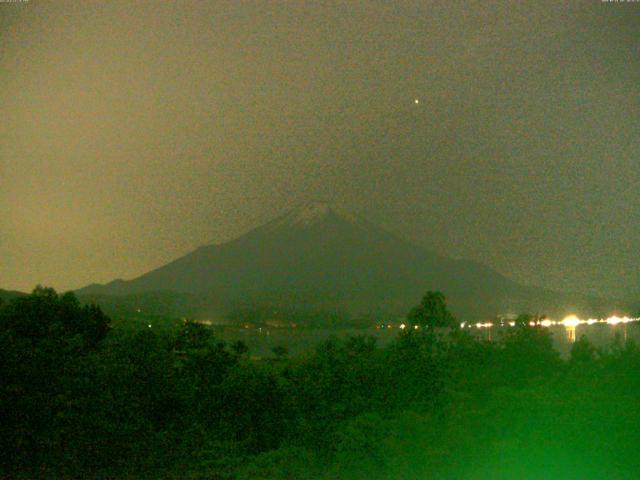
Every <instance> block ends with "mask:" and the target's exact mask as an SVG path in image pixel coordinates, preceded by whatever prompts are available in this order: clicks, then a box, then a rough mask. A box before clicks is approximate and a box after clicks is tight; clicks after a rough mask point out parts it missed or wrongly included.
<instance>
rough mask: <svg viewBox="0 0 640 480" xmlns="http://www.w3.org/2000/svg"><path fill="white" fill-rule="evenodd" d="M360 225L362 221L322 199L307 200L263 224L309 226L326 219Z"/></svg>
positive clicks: (278, 226)
mask: <svg viewBox="0 0 640 480" xmlns="http://www.w3.org/2000/svg"><path fill="white" fill-rule="evenodd" d="M331 220H333V221H340V222H344V223H350V224H354V225H360V226H362V225H363V224H364V221H363V220H361V219H359V218H358V217H356V216H355V215H352V214H350V213H346V212H343V211H342V210H340V209H338V208H336V207H334V206H332V205H330V204H329V203H327V202H322V201H308V202H305V203H302V204H300V205H298V206H297V207H295V208H293V209H291V210H289V211H288V212H286V213H285V214H284V215H282V216H280V217H278V218H276V219H274V220H272V221H271V222H269V223H267V224H266V225H264V226H263V227H262V228H264V229H265V230H271V231H272V230H276V229H283V228H285V229H299V228H309V227H312V226H314V225H319V224H321V223H324V222H328V221H331Z"/></svg>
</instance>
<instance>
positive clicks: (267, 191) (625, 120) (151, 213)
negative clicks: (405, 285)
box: [0, 0, 640, 297]
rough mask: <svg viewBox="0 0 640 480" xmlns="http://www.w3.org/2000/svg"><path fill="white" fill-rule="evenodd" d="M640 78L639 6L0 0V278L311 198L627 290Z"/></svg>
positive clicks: (420, 237)
mask: <svg viewBox="0 0 640 480" xmlns="http://www.w3.org/2000/svg"><path fill="white" fill-rule="evenodd" d="M639 80H640V3H606V2H601V1H600V0H589V1H567V0H553V1H546V0H545V1H526V2H521V1H518V2H515V1H507V0H505V1H495V0H482V1H477V0H467V1H455V2H453V1H428V0H415V1H393V2H387V1H384V2H383V1H368V2H361V1H355V0H349V1H344V2H335V1H322V2H315V1H314V2H311V1H309V2H303V1H290V2H275V1H260V2H248V1H240V0H234V1H229V2H215V1H210V2H205V1H194V2H187V1H177V2H174V1H152V2H138V1H114V2H106V1H100V2H91V1H77V0H74V1H59V0H57V1H55V2H53V1H52V2H45V1H39V0H30V1H28V2H22V3H0V85H1V88H0V105H1V111H2V121H1V122H0V207H1V209H0V287H2V288H14V289H22V290H29V289H31V288H32V287H33V286H34V285H35V284H36V283H44V284H47V285H52V286H54V287H56V288H58V289H63V290H64V289H69V288H77V287H81V286H84V285H86V284H88V283H91V282H96V281H97V282H105V281H109V280H112V279H114V278H117V277H123V278H131V277H134V276H136V275H139V274H141V273H143V272H145V271H147V270H149V269H152V268H154V267H157V266H160V265H161V264H163V263H165V262H167V261H170V260H172V259H174V258H175V257H177V256H179V255H182V254H184V253H187V252H188V251H190V250H192V249H194V248H196V247H198V246H200V245H203V244H208V243H211V242H221V241H225V240H228V239H231V238H233V237H235V236H237V235H239V234H241V233H243V232H244V231H245V230H247V229H249V228H251V227H253V226H256V225H258V224H260V223H262V222H264V221H267V220H269V219H270V218H272V217H273V216H276V215H278V214H280V213H281V212H282V211H283V210H285V209H288V208H290V207H292V206H295V205H296V204H298V203H300V202H304V201H306V200H308V199H311V198H313V199H318V198H319V199H324V200H326V201H329V202H331V203H333V204H335V205H336V206H338V207H341V208H343V209H347V210H351V211H354V212H356V213H359V214H361V215H363V216H364V217H366V218H368V219H369V220H371V221H373V222H375V223H378V224H381V225H382V226H384V227H386V228H388V229H390V230H393V231H395V232H397V233H399V234H400V235H402V236H405V237H408V238H409V239H412V240H413V241H415V242H417V243H419V244H422V245H424V246H426V247H428V248H431V249H433V250H436V251H438V252H440V253H444V254H447V255H450V256H455V257H465V258H471V259H475V260H478V261H481V262H484V263H486V264H488V265H490V266H492V267H494V268H496V269H497V270H499V271H500V272H502V273H504V274H506V275H508V276H510V277H511V278H513V279H516V280H519V281H521V282H525V283H530V284H538V285H545V286H549V287H554V288H562V289H571V290H582V291H589V292H597V293H606V294H616V295H630V296H633V295H635V296H636V297H640V258H639V257H638V243H639V241H640V208H639V207H640V188H639V186H640V81H639ZM415 99H418V100H419V103H417V104H416V103H415Z"/></svg>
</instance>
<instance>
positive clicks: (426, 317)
mask: <svg viewBox="0 0 640 480" xmlns="http://www.w3.org/2000/svg"><path fill="white" fill-rule="evenodd" d="M407 320H408V322H409V325H410V326H415V325H417V326H419V327H423V328H425V327H427V328H433V327H452V328H454V327H456V326H457V322H456V319H455V317H454V316H453V315H452V314H451V312H449V310H448V309H447V301H446V298H445V296H444V294H443V293H442V292H437V291H435V292H434V291H428V292H427V293H425V295H424V297H422V301H421V302H420V304H419V305H417V306H415V307H414V308H413V309H411V311H410V312H409V314H408V315H407Z"/></svg>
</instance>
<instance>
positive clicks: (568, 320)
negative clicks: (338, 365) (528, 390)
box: [388, 315, 640, 330]
mask: <svg viewBox="0 0 640 480" xmlns="http://www.w3.org/2000/svg"><path fill="white" fill-rule="evenodd" d="M637 321H640V318H630V317H618V316H615V315H614V316H611V317H609V318H589V319H588V320H582V319H580V318H578V317H577V316H575V315H569V316H568V317H565V318H563V319H562V320H559V321H558V320H550V319H548V318H544V319H541V320H531V321H529V326H531V327H553V326H556V325H561V326H563V327H577V326H578V325H593V324H595V323H606V324H608V325H618V324H620V323H629V322H637ZM494 326H498V327H507V326H508V327H515V326H516V322H514V321H510V322H500V323H497V324H495V323H493V322H477V323H467V322H462V323H461V324H460V328H491V327H494ZM388 328H391V325H389V326H388ZM405 328H408V325H406V324H404V323H401V324H400V329H401V330H404V329H405ZM413 328H414V329H415V330H418V329H419V328H420V326H419V325H414V326H413Z"/></svg>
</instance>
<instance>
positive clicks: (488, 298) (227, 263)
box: [78, 203, 590, 319]
mask: <svg viewBox="0 0 640 480" xmlns="http://www.w3.org/2000/svg"><path fill="white" fill-rule="evenodd" d="M428 289H438V290H441V291H443V292H445V294H446V295H447V297H448V299H449V302H450V304H451V306H452V309H453V310H454V312H455V313H457V314H458V315H459V316H461V317H462V318H468V319H472V318H484V317H486V316H492V315H495V314H498V313H503V312H506V311H514V312H519V311H524V310H529V311H541V310H542V309H545V308H547V309H548V308H549V307H550V306H551V304H552V303H555V306H558V305H557V302H565V301H567V300H568V301H570V302H571V301H573V300H572V299H571V298H568V299H563V298H562V295H559V294H554V293H553V292H548V291H545V290H541V289H535V288H530V287H524V286H521V285H519V284H517V283H515V282H512V281H510V280H509V279H507V278H505V277H504V276H502V275H500V274H498V273H497V272H495V271H494V270H492V269H490V268H488V267H486V266H484V265H481V264H478V263H475V262H470V261H463V260H452V259H449V258H446V257H442V256H439V255H436V254H434V253H432V252H429V251H428V250H425V249H423V248H421V247H418V246H416V245H413V244H411V243H409V242H407V241H405V240H403V239H401V238H399V237H397V236H395V235H393V234H391V233H389V232H387V231H385V230H383V229H381V228H378V227H376V226H374V225H372V224H371V223H369V222H367V221H365V220H362V219H360V218H358V217H356V216H353V215H348V214H345V213H342V212H339V211H337V210H335V209H333V208H330V207H329V206H328V205H326V204H322V203H310V204H306V205H303V206H301V207H299V208H296V209H294V210H292V211H290V212H288V213H286V214H285V215H283V216H281V217H279V218H276V219H275V220H273V221H271V222H269V223H267V224H265V225H263V226H261V227H258V228H256V229H254V230H252V231H250V232H248V233H247V234H245V235H243V236H241V237H239V238H237V239H235V240H233V241H230V242H227V243H224V244H220V245H209V246H205V247H201V248H199V249H197V250H195V251H193V252H191V253H189V254H187V255H185V256H183V257H181V258H179V259H177V260H175V261H173V262H171V263H169V264H167V265H164V266H162V267H160V268H158V269H156V270H153V271H151V272H148V273H146V274H144V275H142V276H140V277H138V278H135V279H133V280H130V281H123V280H117V281H114V282H111V283H109V284H106V285H92V286H89V287H86V288H84V289H82V290H79V291H78V293H79V294H80V295H133V294H144V293H147V292H154V291H170V292H176V293H180V294H192V295H199V296H206V297H207V298H209V303H210V304H211V305H212V306H213V305H215V308H216V309H218V310H219V311H221V312H225V311H228V310H229V309H231V308H232V307H233V306H234V305H237V304H247V303H249V304H255V305H273V306H288V305H301V306H304V308H306V309H318V310H323V309H326V310H340V311H347V312H351V313H354V314H360V313H365V312H373V311H385V312H394V313H398V314H401V313H403V312H405V311H406V310H407V309H408V308H409V307H410V306H411V305H413V304H415V303H417V301H418V300H419V298H420V296H421V295H422V294H423V293H424V292H425V291H426V290H428ZM576 302H577V303H582V304H584V303H585V302H587V303H589V302H590V300H588V299H586V298H580V299H576V300H575V302H574V303H576ZM212 308H213V307H212Z"/></svg>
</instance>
